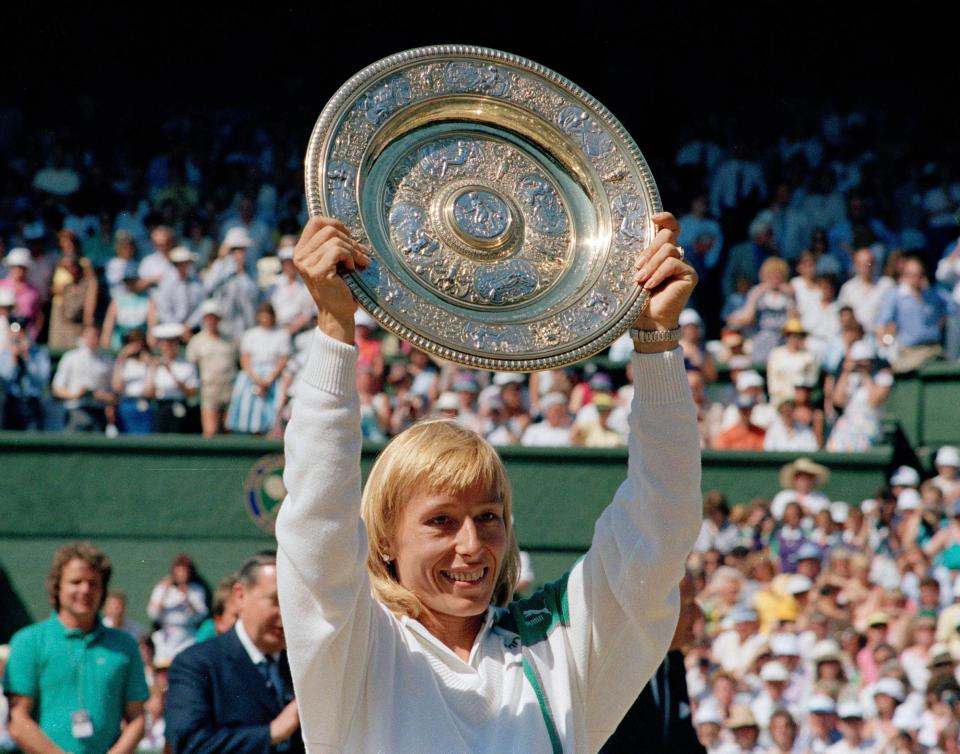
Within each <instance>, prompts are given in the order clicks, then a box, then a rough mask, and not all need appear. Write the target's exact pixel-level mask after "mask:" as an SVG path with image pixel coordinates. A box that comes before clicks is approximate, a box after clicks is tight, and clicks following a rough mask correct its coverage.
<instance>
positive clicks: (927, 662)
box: [686, 446, 960, 754]
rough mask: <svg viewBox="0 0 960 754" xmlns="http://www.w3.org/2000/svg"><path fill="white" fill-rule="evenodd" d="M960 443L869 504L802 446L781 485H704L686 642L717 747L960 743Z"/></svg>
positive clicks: (736, 751)
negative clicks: (741, 489)
mask: <svg viewBox="0 0 960 754" xmlns="http://www.w3.org/2000/svg"><path fill="white" fill-rule="evenodd" d="M958 472H960V452H958V450H957V449H956V448H954V447H949V446H944V447H942V448H940V450H939V452H938V453H937V455H936V459H935V474H934V475H933V476H931V477H930V478H929V479H926V480H925V481H921V475H920V474H919V473H918V471H917V470H916V469H913V468H911V467H906V466H904V467H901V468H898V469H897V470H896V471H895V472H894V473H893V475H892V476H891V478H890V479H889V485H885V486H883V487H882V488H881V489H880V490H878V491H877V492H876V494H874V495H873V496H871V497H868V498H866V499H864V500H862V501H859V502H857V503H855V504H850V503H847V502H845V501H838V500H833V499H831V497H830V496H828V495H827V494H826V493H825V492H824V489H823V488H824V485H826V484H827V482H828V479H829V474H830V472H829V469H827V468H826V467H824V466H822V465H820V464H817V463H814V462H812V461H810V460H808V459H805V458H800V459H798V460H797V461H794V462H792V463H790V464H788V465H786V466H785V467H783V469H782V470H781V474H780V484H781V487H782V489H781V491H780V492H778V493H777V494H776V495H774V496H773V497H772V498H771V499H770V500H755V501H750V502H745V503H739V504H737V505H733V506H731V505H729V504H728V502H727V500H726V498H725V497H724V495H723V494H721V493H720V492H717V491H713V492H709V493H707V494H706V496H705V498H704V514H705V518H704V523H703V527H702V530H701V535H700V538H699V540H698V541H697V544H696V546H695V548H694V551H693V553H692V554H691V555H690V558H689V561H688V570H689V572H690V573H691V574H692V576H693V579H694V582H695V585H696V592H697V595H698V596H697V601H698V603H699V605H700V607H701V609H702V618H701V619H700V620H699V621H698V622H697V624H696V625H695V630H694V633H695V637H696V638H695V640H694V644H693V647H692V648H691V649H690V650H689V651H688V652H687V653H686V669H687V675H686V679H687V684H688V689H689V694H690V700H691V705H692V707H693V710H694V711H693V723H694V725H695V727H696V729H697V732H698V735H699V737H700V741H701V742H702V743H703V744H704V746H705V747H706V749H707V751H708V752H711V754H713V752H721V753H722V754H740V753H744V752H764V754H766V753H768V752H769V753H770V754H787V753H793V754H795V753H797V752H803V753H806V752H824V751H829V752H838V753H840V752H843V753H844V754H845V753H846V752H853V751H857V752H875V753H877V754H886V752H898V753H899V752H904V753H907V752H910V753H915V752H955V751H957V747H958V735H960V725H958V723H960V684H958V679H960V675H958V672H957V670H958V667H957V660H958V659H960V654H958V650H960V631H958V626H960V607H958V604H960V578H958V574H960V560H958V559H957V557H956V555H957V552H956V551H957V550H958V548H960V533H958V532H960V529H958V524H957V521H958V520H960V474H958Z"/></svg>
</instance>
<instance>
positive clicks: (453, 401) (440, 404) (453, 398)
mask: <svg viewBox="0 0 960 754" xmlns="http://www.w3.org/2000/svg"><path fill="white" fill-rule="evenodd" d="M433 407H434V408H435V409H437V411H459V409H460V401H459V399H458V398H457V394H456V393H451V392H450V391H449V390H447V391H445V392H443V393H440V397H439V398H437V402H436V403H434V404H433Z"/></svg>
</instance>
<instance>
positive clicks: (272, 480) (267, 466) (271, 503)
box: [243, 453, 287, 534]
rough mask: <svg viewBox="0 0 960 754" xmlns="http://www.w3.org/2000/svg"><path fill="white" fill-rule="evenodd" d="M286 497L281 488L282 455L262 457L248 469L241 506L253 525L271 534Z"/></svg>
mask: <svg viewBox="0 0 960 754" xmlns="http://www.w3.org/2000/svg"><path fill="white" fill-rule="evenodd" d="M286 495H287V489H286V487H284V486H283V454H282V453H278V454H274V455H269V456H264V457H263V458H261V459H259V460H258V461H257V462H256V463H255V464H254V465H253V468H251V469H250V472H249V473H248V474H247V478H246V480H244V483H243V505H244V507H245V508H246V509H247V513H249V514H250V516H251V518H253V521H254V523H255V524H256V525H257V526H259V527H260V528H261V529H263V530H264V531H265V532H267V534H273V533H274V528H275V526H276V521H277V514H278V513H279V512H280V504H281V503H282V502H283V498H284V497H286Z"/></svg>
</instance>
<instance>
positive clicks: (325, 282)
mask: <svg viewBox="0 0 960 754" xmlns="http://www.w3.org/2000/svg"><path fill="white" fill-rule="evenodd" d="M293 263H294V265H295V266H296V268H297V270H298V271H299V272H300V276H301V277H302V278H303V282H304V283H305V284H306V286H307V290H308V291H310V295H311V296H312V297H313V301H314V303H315V304H316V305H317V314H318V316H317V326H318V327H319V328H320V329H321V330H323V331H324V332H325V333H326V334H327V335H329V336H330V337H331V338H335V339H337V340H339V341H342V342H343V343H348V344H350V345H353V341H354V325H353V315H354V312H355V311H356V309H357V302H356V301H354V298H353V294H352V293H351V292H350V288H349V287H348V286H347V284H346V283H345V282H344V281H343V278H342V277H340V271H341V269H343V270H347V271H349V272H354V271H356V270H361V269H364V268H365V267H367V266H368V265H369V264H370V257H369V256H368V255H367V252H366V249H364V247H363V246H361V245H360V243H358V242H357V241H355V240H354V239H352V238H350V233H349V231H348V230H347V228H346V226H345V225H344V224H343V223H341V222H340V221H339V220H337V219H335V218H332V217H319V216H318V217H312V218H310V220H309V221H308V222H307V224H306V225H305V226H304V228H303V233H302V234H301V235H300V240H299V241H298V242H297V246H296V249H295V250H294V253H293Z"/></svg>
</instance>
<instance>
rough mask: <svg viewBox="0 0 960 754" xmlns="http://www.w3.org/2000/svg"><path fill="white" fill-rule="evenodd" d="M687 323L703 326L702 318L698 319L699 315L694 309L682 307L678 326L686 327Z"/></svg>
mask: <svg viewBox="0 0 960 754" xmlns="http://www.w3.org/2000/svg"><path fill="white" fill-rule="evenodd" d="M687 325H696V326H697V327H702V326H703V320H702V319H700V315H699V314H697V311H696V310H695V309H684V310H683V311H682V312H680V327H686V326H687Z"/></svg>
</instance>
